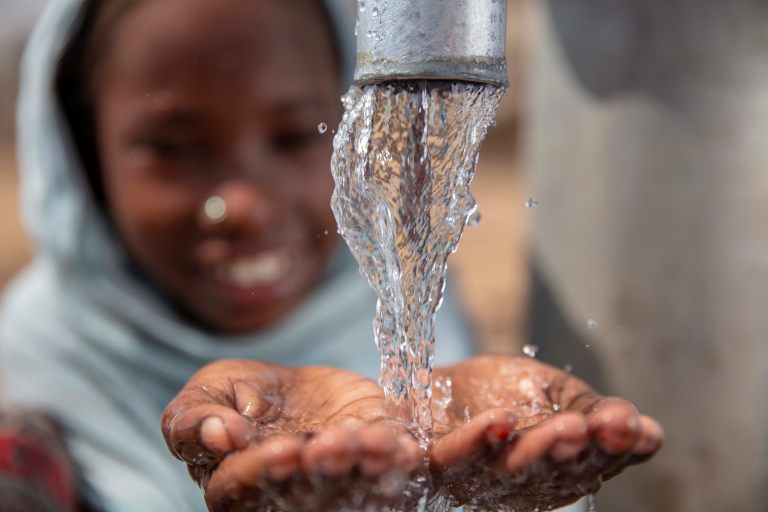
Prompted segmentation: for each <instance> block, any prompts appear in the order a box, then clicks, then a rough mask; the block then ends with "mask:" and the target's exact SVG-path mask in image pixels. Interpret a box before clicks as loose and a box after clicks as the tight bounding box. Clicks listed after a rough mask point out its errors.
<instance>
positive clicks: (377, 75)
mask: <svg viewBox="0 0 768 512" xmlns="http://www.w3.org/2000/svg"><path fill="white" fill-rule="evenodd" d="M506 28H507V2H506V0H358V19H357V26H356V29H357V61H356V64H355V83H356V84H357V85H367V84H372V83H380V82H385V81H391V80H411V79H431V80H462V81H470V82H482V83H490V84H494V85H497V86H499V87H505V88H506V87H508V86H509V80H508V79H507V61H506Z"/></svg>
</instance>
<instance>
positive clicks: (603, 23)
mask: <svg viewBox="0 0 768 512" xmlns="http://www.w3.org/2000/svg"><path fill="white" fill-rule="evenodd" d="M608 4H610V8H607V7H606V6H607V5H608ZM547 5H548V7H549V10H547V11H545V12H540V13H539V15H538V17H537V19H536V29H535V31H534V32H533V33H535V34H537V38H536V41H535V43H534V45H533V47H534V48H535V55H534V58H533V62H534V70H533V71H534V72H533V74H532V83H531V85H530V87H529V88H528V90H529V91H530V97H529V106H530V112H531V116H530V118H529V119H530V123H529V125H528V130H529V131H528V133H527V141H528V143H529V144H528V146H527V148H526V151H527V155H526V158H527V163H528V165H527V167H528V169H529V170H530V180H531V195H533V196H534V197H536V198H537V199H538V200H539V205H538V207H537V209H536V211H535V212H534V215H533V219H534V221H533V229H532V233H533V248H534V255H535V258H536V264H537V267H538V268H539V269H540V270H541V273H542V275H543V277H544V278H545V280H546V283H547V284H548V285H550V287H551V290H552V292H553V295H554V302H555V303H557V304H559V305H560V307H562V310H563V314H564V315H565V317H566V318H567V319H568V320H569V322H570V324H571V326H573V327H574V329H575V331H576V334H577V335H578V336H580V337H581V338H583V339H584V340H585V343H588V344H589V345H590V348H586V347H581V350H583V351H591V352H592V353H594V354H595V355H596V356H597V357H598V358H599V359H600V360H601V361H602V363H603V369H604V371H605V377H606V379H607V385H608V389H609V391H611V392H613V393H618V394H621V395H622V396H625V397H626V398H628V399H630V400H632V401H633V402H634V403H636V404H637V405H638V406H639V408H640V410H641V411H642V412H646V413H648V414H652V415H654V416H656V417H657V418H658V419H659V420H660V421H661V423H662V424H663V425H664V426H665V428H666V431H667V441H668V442H667V446H666V447H665V448H664V450H663V451H662V452H661V454H660V455H659V456H658V457H657V458H656V459H655V460H654V461H652V462H651V463H649V464H648V465H646V466H644V467H641V468H636V469H631V470H628V471H627V472H626V474H624V475H622V476H621V477H619V478H617V479H616V480H614V481H611V482H609V483H607V484H606V485H605V487H604V489H603V491H601V492H600V494H598V496H597V501H598V503H597V509H598V510H600V511H601V512H603V511H607V512H614V511H636V512H698V511H703V510H712V511H715V510H718V511H720V510H728V511H734V512H752V511H757V510H768V479H767V478H766V477H768V342H767V341H768V314H767V313H766V312H767V311H768V172H766V170H768V152H767V151H766V149H767V148H768V87H767V85H768V38H767V37H766V34H768V9H767V8H766V4H765V2H760V1H756V0H738V1H733V2H731V1H728V2H723V1H720V0H709V1H694V0H674V1H668V2H644V1H640V0H636V1H632V0H615V1H607V0H606V1H603V0H550V1H549V2H548V4H547ZM590 318H594V319H596V320H597V321H598V322H599V328H598V329H597V330H596V331H591V330H589V329H588V328H587V321H588V319H590ZM536 342H537V343H539V344H542V343H548V341H547V340H536ZM587 377H589V376H587Z"/></svg>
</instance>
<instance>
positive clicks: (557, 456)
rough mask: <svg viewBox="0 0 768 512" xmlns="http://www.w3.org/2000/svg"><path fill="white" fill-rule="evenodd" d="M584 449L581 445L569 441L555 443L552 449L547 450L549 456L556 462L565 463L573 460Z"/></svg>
mask: <svg viewBox="0 0 768 512" xmlns="http://www.w3.org/2000/svg"><path fill="white" fill-rule="evenodd" d="M583 449H584V444H583V443H578V442H576V443H574V442H569V441H557V442H556V443H555V444H554V446H552V449H550V450H549V455H550V456H551V457H552V458H553V459H554V460H555V461H556V462H565V461H566V460H570V459H573V458H574V457H576V456H577V455H578V454H579V453H581V451H582V450H583Z"/></svg>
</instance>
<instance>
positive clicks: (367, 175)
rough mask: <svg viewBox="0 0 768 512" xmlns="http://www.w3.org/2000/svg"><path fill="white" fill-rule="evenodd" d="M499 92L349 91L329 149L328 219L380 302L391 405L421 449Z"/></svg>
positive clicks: (429, 86) (402, 86)
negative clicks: (451, 273) (452, 286)
mask: <svg viewBox="0 0 768 512" xmlns="http://www.w3.org/2000/svg"><path fill="white" fill-rule="evenodd" d="M502 95H503V91H502V90H501V89H498V88H496V87H493V86H490V85H481V84H469V83H449V82H434V81H430V82H427V81H418V82H393V83H389V84H382V85H371V86H367V87H364V88H362V89H361V88H358V87H353V88H352V89H351V90H350V91H349V93H347V94H346V95H345V97H344V99H343V101H344V106H345V109H346V113H345V114H344V119H343V121H342V123H341V125H340V126H339V131H338V133H337V134H336V137H335V138H334V155H333V160H332V169H333V176H334V179H335V180H336V189H335V191H334V194H333V200H332V207H333V211H334V214H335V215H336V222H337V223H338V225H339V232H340V233H341V234H342V235H343V236H344V238H345V239H346V241H347V243H348V244H349V247H350V248H351V249H352V253H353V254H354V255H355V257H356V258H357V261H358V263H359V265H360V271H361V273H362V274H363V275H364V276H365V277H366V278H367V279H368V282H369V283H370V285H371V287H373V289H374V290H375V292H376V294H377V295H378V299H379V300H378V304H377V307H376V317H375V320H374V332H375V336H376V343H377V345H378V347H379V351H380V352H381V360H382V362H381V380H380V383H381V385H382V387H383V388H384V390H385V392H386V396H387V400H388V404H389V406H390V407H392V408H393V409H394V410H395V412H396V413H397V414H398V415H399V416H400V417H401V418H402V419H403V420H404V421H405V422H406V424H407V425H408V427H409V428H411V429H412V431H413V432H414V433H415V434H416V435H417V436H418V437H419V439H420V440H421V441H422V443H426V442H427V441H428V439H429V436H430V434H431V430H432V416H431V411H430V399H431V394H432V389H431V372H432V359H433V354H434V343H435V337H434V319H435V314H436V312H437V310H438V309H439V308H440V304H441V302H442V298H443V289H444V287H445V276H446V260H447V258H448V255H449V254H450V253H452V252H454V251H455V250H456V248H457V246H458V243H459V239H460V238H461V234H462V231H463V230H464V226H465V225H466V224H467V222H468V221H469V219H470V217H471V216H472V214H473V213H474V212H475V210H476V209H477V204H476V202H475V199H474V198H473V197H472V194H471V193H470V191H469V185H470V182H471V181H472V176H473V174H474V172H475V168H476V166H477V158H478V151H479V149H480V144H481V143H482V141H483V139H484V138H485V133H486V129H487V128H488V126H489V125H491V124H492V123H493V118H494V113H495V110H496V106H497V105H498V102H499V100H500V99H501V97H502Z"/></svg>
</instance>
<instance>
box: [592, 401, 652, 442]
mask: <svg viewBox="0 0 768 512" xmlns="http://www.w3.org/2000/svg"><path fill="white" fill-rule="evenodd" d="M638 416H639V415H638V413H637V409H635V407H634V406H633V405H632V404H630V403H629V402H626V401H624V400H619V399H611V400H607V401H604V405H598V407H596V408H595V409H594V411H593V412H592V413H590V414H589V415H588V416H587V421H588V423H589V430H590V432H592V433H593V434H594V436H595V437H596V438H597V441H598V443H599V446H600V448H602V449H603V450H604V451H605V452H606V453H608V454H612V455H613V454H619V453H623V452H627V451H630V450H632V449H633V448H634V446H635V444H636V443H637V441H638V439H639V438H640V422H639V421H638Z"/></svg>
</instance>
